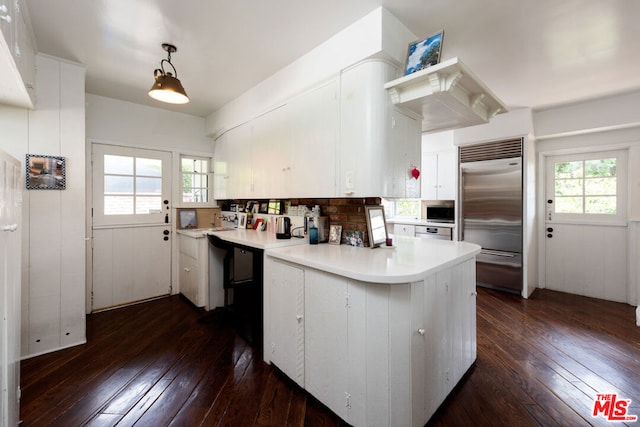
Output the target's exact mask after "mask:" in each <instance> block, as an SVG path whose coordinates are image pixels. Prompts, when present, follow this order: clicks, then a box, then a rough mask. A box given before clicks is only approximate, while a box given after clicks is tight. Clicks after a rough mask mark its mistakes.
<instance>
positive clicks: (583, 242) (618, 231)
mask: <svg viewBox="0 0 640 427" xmlns="http://www.w3.org/2000/svg"><path fill="white" fill-rule="evenodd" d="M626 176H627V161H626V151H607V152H595V153H580V154H572V155H563V156H549V157H547V158H546V174H545V181H546V184H545V193H546V194H545V200H544V203H545V226H544V251H545V275H544V281H545V286H546V288H548V289H553V290H558V291H562V292H568V293H572V294H577V295H585V296H590V297H594V298H601V299H607V300H612V301H620V302H626V298H627V286H626V282H627V280H626V272H627V231H626V214H627V208H626V195H627V184H626Z"/></svg>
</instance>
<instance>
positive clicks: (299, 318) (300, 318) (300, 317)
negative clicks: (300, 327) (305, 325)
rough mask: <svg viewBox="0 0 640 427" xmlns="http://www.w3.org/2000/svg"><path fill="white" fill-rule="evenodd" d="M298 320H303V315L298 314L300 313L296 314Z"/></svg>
mask: <svg viewBox="0 0 640 427" xmlns="http://www.w3.org/2000/svg"><path fill="white" fill-rule="evenodd" d="M296 320H297V321H298V322H299V321H301V320H302V316H300V315H299V314H298V315H296Z"/></svg>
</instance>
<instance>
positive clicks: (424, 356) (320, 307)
mask: <svg viewBox="0 0 640 427" xmlns="http://www.w3.org/2000/svg"><path fill="white" fill-rule="evenodd" d="M265 275H266V276H268V277H270V279H269V280H270V283H271V285H270V288H269V293H270V295H269V299H268V301H269V303H268V304H269V305H270V307H266V308H265V312H269V313H270V319H271V320H270V322H265V336H270V337H271V338H270V341H271V342H272V343H275V350H274V349H273V348H272V349H268V348H265V359H266V360H267V361H270V362H272V363H274V364H275V365H276V366H278V367H279V368H280V369H281V370H282V371H283V372H284V373H285V374H287V375H288V376H290V377H291V378H292V379H294V380H295V381H296V382H298V384H300V385H301V386H303V387H304V388H305V389H306V390H307V391H308V392H309V393H310V394H312V395H313V396H314V397H316V398H317V399H318V400H320V401H321V402H322V403H324V404H325V405H327V406H328V407H329V408H330V409H331V410H332V411H334V412H335V413H336V414H337V415H338V416H340V417H341V418H342V419H344V420H345V421H346V422H348V423H349V424H351V425H354V426H378V425H379V426H397V425H402V426H405V425H406V426H410V425H412V426H422V425H424V424H425V423H426V422H427V421H428V420H429V418H430V417H431V415H433V413H434V412H435V411H436V410H437V408H438V406H439V405H440V404H441V403H442V402H443V401H444V399H445V398H446V396H447V395H448V394H449V393H450V392H451V390H452V389H453V387H454V386H455V385H456V384H457V383H458V381H460V379H461V378H462V376H463V375H464V373H465V372H466V371H467V370H468V369H469V367H470V366H471V364H472V363H473V361H474V360H475V356H476V352H475V351H476V350H475V349H476V334H475V315H476V312H475V258H468V259H465V260H461V261H460V262H459V263H458V264H454V265H453V266H450V267H446V268H442V269H439V270H437V271H435V272H433V273H429V274H425V276H424V278H423V279H422V280H414V281H412V282H408V283H393V284H387V283H375V282H365V281H360V280H355V279H352V278H348V277H344V276H340V275H336V274H333V273H330V272H327V271H324V270H319V269H317V268H312V267H309V266H307V265H304V264H297V263H295V262H291V263H290V262H288V261H283V260H280V259H277V258H275V257H270V256H268V255H267V256H266V261H265ZM293 283H295V285H293ZM301 293H303V294H304V305H303V307H302V310H303V313H304V314H303V315H300V307H299V304H300V302H299V301H300V295H301ZM294 306H295V307H296V310H297V311H296V310H293V308H292V307H294ZM285 313H288V314H285ZM296 316H301V317H302V318H303V321H302V322H297V321H296V320H295V319H298V317H296ZM287 319H288V320H287ZM285 323H288V326H287V325H285ZM300 323H304V334H303V335H302V334H301V332H300V331H299V330H297V332H296V333H293V332H292V329H289V328H290V327H291V328H294V327H298V328H299V326H300ZM301 336H302V337H303V338H302V340H303V341H304V348H303V358H304V380H303V381H300V372H299V371H296V370H295V369H292V368H290V367H289V366H293V365H294V363H293V361H292V360H291V359H286V358H285V357H280V356H279V355H278V354H277V353H278V350H279V349H281V350H283V351H285V352H287V353H290V354H291V355H294V354H295V357H296V358H297V359H296V361H297V363H298V364H297V365H296V369H299V367H300V365H299V364H300V359H299V357H300V352H301V347H300V337H301ZM294 342H295V344H294ZM279 345H280V346H281V347H280V348H279V347H278V346H279ZM267 352H270V353H269V355H267Z"/></svg>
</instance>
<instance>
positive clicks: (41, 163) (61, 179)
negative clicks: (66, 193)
mask: <svg viewBox="0 0 640 427" xmlns="http://www.w3.org/2000/svg"><path fill="white" fill-rule="evenodd" d="M25 166H26V168H27V170H26V174H25V176H26V178H25V183H26V186H27V190H64V189H65V188H66V187H67V182H66V165H65V159H64V157H59V156H46V155H40V154H27V157H26V161H25Z"/></svg>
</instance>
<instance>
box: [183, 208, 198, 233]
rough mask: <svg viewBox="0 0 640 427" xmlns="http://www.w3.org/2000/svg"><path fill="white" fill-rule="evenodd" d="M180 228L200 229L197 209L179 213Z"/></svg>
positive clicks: (184, 210)
mask: <svg viewBox="0 0 640 427" xmlns="http://www.w3.org/2000/svg"><path fill="white" fill-rule="evenodd" d="M178 220H179V227H180V228H181V229H183V230H184V229H188V228H198V215H197V213H196V210H195V209H181V210H180V211H179V218H178Z"/></svg>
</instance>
